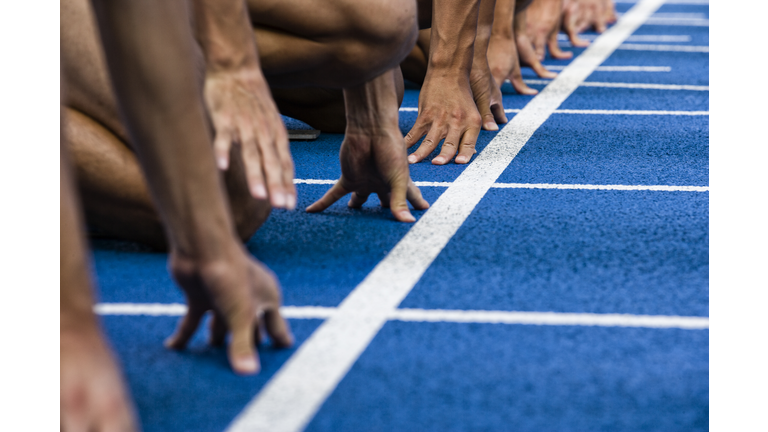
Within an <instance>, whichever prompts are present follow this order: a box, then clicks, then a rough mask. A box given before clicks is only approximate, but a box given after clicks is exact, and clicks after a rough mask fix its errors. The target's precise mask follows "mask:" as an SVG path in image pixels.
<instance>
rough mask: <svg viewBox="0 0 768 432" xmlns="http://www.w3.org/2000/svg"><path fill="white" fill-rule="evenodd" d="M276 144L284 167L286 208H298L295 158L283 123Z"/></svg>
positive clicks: (283, 178) (277, 134)
mask: <svg viewBox="0 0 768 432" xmlns="http://www.w3.org/2000/svg"><path fill="white" fill-rule="evenodd" d="M275 144H276V146H277V157H278V159H279V160H280V165H281V167H282V171H281V174H282V180H283V190H284V191H285V195H286V201H287V204H286V207H287V208H288V210H293V209H294V208H296V186H295V185H294V184H293V157H291V150H290V144H289V143H288V133H287V132H286V131H285V126H284V125H283V124H282V122H281V123H280V124H279V125H278V126H277V131H276V135H275Z"/></svg>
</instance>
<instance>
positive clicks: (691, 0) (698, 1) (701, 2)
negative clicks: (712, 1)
mask: <svg viewBox="0 0 768 432" xmlns="http://www.w3.org/2000/svg"><path fill="white" fill-rule="evenodd" d="M637 1H638V0H614V3H629V4H635V3H637ZM664 4H677V5H695V6H707V5H709V0H667V1H665V2H664Z"/></svg>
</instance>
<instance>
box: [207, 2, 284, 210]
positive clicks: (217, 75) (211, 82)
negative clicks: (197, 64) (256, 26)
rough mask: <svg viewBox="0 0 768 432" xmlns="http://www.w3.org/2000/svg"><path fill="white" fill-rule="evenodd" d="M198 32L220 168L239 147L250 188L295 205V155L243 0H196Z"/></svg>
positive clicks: (262, 196)
mask: <svg viewBox="0 0 768 432" xmlns="http://www.w3.org/2000/svg"><path fill="white" fill-rule="evenodd" d="M193 6H194V7H193V10H194V15H195V23H196V36H197V40H198V41H199V42H200V45H201V47H202V48H203V53H204V55H205V61H206V80H205V91H204V95H205V100H206V103H207V106H208V110H209V112H210V114H211V120H212V121H213V126H214V128H215V130H216V138H215V139H214V150H215V153H216V160H217V164H218V166H219V168H220V169H227V167H228V166H229V153H230V150H231V148H232V146H233V144H236V146H235V148H236V150H240V151H242V153H243V161H244V163H245V168H246V175H247V178H248V185H249V188H250V190H251V194H252V195H253V196H254V197H255V198H258V199H266V198H267V195H269V198H270V203H271V204H272V206H274V207H282V208H288V209H293V208H294V206H295V205H296V189H295V187H294V185H293V160H292V159H291V153H290V150H289V146H288V135H287V133H286V130H285V125H283V121H282V119H281V118H280V114H279V113H278V110H277V107H276V105H275V103H274V101H273V99H272V95H271V93H270V91H269V86H268V85H267V81H266V79H265V78H264V75H263V73H262V71H261V65H260V64H259V56H258V53H257V48H256V42H255V40H254V32H253V28H252V27H251V23H250V20H249V18H248V13H247V9H246V5H245V2H244V1H243V0H195V1H194V3H193Z"/></svg>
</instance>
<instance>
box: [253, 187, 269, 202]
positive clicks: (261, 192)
mask: <svg viewBox="0 0 768 432" xmlns="http://www.w3.org/2000/svg"><path fill="white" fill-rule="evenodd" d="M251 194H252V195H253V197H254V198H258V199H266V198H267V188H265V187H264V185H263V184H257V185H253V186H252V187H251Z"/></svg>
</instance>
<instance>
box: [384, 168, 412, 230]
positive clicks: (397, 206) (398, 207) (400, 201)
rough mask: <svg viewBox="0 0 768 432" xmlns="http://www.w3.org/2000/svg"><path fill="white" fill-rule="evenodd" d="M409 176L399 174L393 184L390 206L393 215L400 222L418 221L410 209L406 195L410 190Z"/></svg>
mask: <svg viewBox="0 0 768 432" xmlns="http://www.w3.org/2000/svg"><path fill="white" fill-rule="evenodd" d="M408 180H409V177H408V176H405V177H404V178H403V177H402V176H398V177H397V179H396V180H395V181H394V183H393V184H392V193H391V194H390V196H389V208H390V211H392V216H394V217H395V219H397V220H399V221H400V222H416V218H415V217H413V215H412V214H411V211H410V210H409V209H408V202H407V201H406V195H407V192H408Z"/></svg>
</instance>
